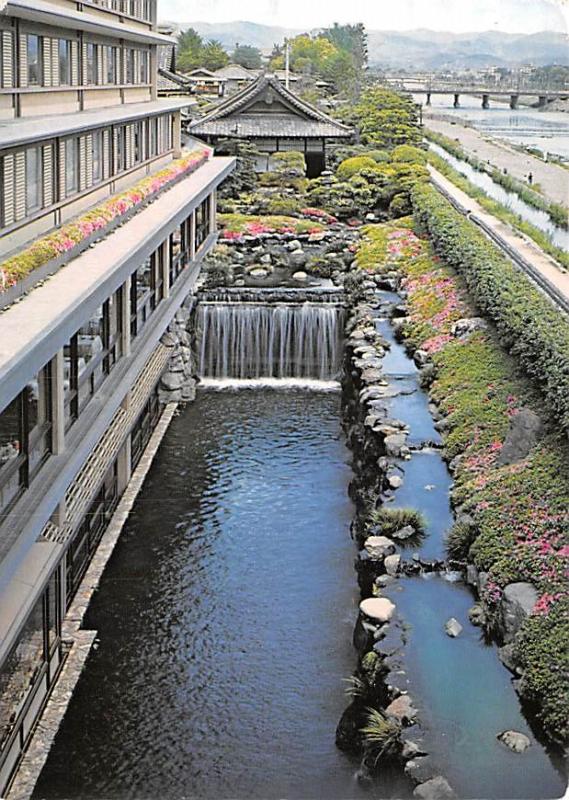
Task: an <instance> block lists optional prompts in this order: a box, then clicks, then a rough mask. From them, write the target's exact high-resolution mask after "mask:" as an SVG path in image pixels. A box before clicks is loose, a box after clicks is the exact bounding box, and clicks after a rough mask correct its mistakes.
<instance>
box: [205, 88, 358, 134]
mask: <svg viewBox="0 0 569 800" xmlns="http://www.w3.org/2000/svg"><path fill="white" fill-rule="evenodd" d="M264 98H268V102H271V103H272V102H274V100H275V99H277V100H279V101H280V104H281V105H283V106H284V107H285V109H286V110H283V111H279V112H276V111H275V112H272V113H266V114H263V113H248V109H250V108H251V106H252V105H254V104H255V103H256V102H257V101H259V100H263V99H264ZM190 132H191V133H193V134H194V135H195V136H257V137H258V136H262V137H275V136H285V137H291V138H296V137H305V136H306V137H312V136H314V137H337V138H338V137H342V138H343V137H347V136H350V135H351V134H352V132H353V131H352V129H351V128H349V127H348V126H347V125H343V124H342V123H341V122H338V121H337V120H335V119H333V118H332V117H329V116H328V115H327V114H324V112H322V111H320V110H319V109H317V108H316V107H315V106H313V105H311V104H310V103H307V102H305V101H304V100H301V98H300V97H298V96H297V95H295V94H294V93H293V92H291V91H290V90H289V89H286V88H285V87H284V86H283V85H282V84H281V83H280V81H279V80H278V78H277V77H275V76H274V75H263V76H261V77H260V78H258V79H257V80H256V81H255V82H254V83H253V84H252V85H250V86H246V87H245V88H244V89H242V90H241V91H240V92H238V93H237V94H235V95H233V96H232V97H230V98H229V99H227V100H225V101H224V102H222V103H219V104H218V105H217V106H216V107H215V108H214V109H212V111H210V112H209V113H208V114H206V115H205V116H204V117H202V118H201V119H198V120H196V121H195V122H194V123H193V124H192V125H191V126H190Z"/></svg>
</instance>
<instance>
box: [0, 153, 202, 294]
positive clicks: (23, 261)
mask: <svg viewBox="0 0 569 800" xmlns="http://www.w3.org/2000/svg"><path fill="white" fill-rule="evenodd" d="M208 157H209V150H206V149H197V150H192V151H191V152H190V153H188V155H186V156H184V157H183V158H180V159H177V160H176V161H173V162H172V163H171V164H168V166H167V167H165V168H164V169H161V170H160V171H159V172H157V173H155V174H154V175H149V176H148V177H147V178H143V179H142V180H141V181H139V182H138V183H137V184H135V185H134V186H133V187H132V188H130V189H128V190H127V191H125V192H121V193H120V194H117V195H115V196H114V197H111V198H110V199H109V200H106V201H105V202H104V203H102V204H101V205H99V206H97V207H96V208H93V209H91V211H87V212H86V213H85V214H82V215H81V216H80V217H78V218H77V219H75V220H73V221H72V222H69V223H67V224H65V225H63V226H62V227H61V228H59V230H57V231H54V232H53V233H50V234H48V235H47V236H42V238H41V239H38V240H37V241H36V242H34V243H33V244H31V245H30V246H29V247H27V248H26V249H25V250H23V251H21V252H20V253H18V254H17V255H15V256H12V257H11V258H8V259H7V260H6V261H4V262H3V263H2V264H1V265H0V291H6V289H8V288H9V287H10V286H14V285H15V284H16V283H17V282H18V281H20V280H22V278H24V277H25V276H26V275H29V274H30V273H31V272H33V271H34V270H35V269H37V268H38V267H41V266H43V265H44V264H47V263H48V262H49V261H51V260H53V259H55V258H57V257H58V256H60V255H62V254H64V253H66V252H68V251H70V250H72V249H73V248H74V247H76V246H77V245H80V244H81V242H83V241H85V240H86V239H88V238H89V237H90V236H91V235H92V234H94V233H96V232H97V231H101V232H103V231H104V229H105V228H106V227H107V226H108V225H109V223H111V222H113V221H114V220H116V219H120V217H123V216H124V215H125V214H126V213H127V212H128V211H130V210H131V209H133V208H135V207H136V206H138V205H140V204H141V203H142V202H143V201H145V200H147V199H148V198H149V197H152V196H153V195H154V194H156V193H157V192H159V191H160V190H161V189H164V188H165V187H166V186H168V184H170V183H172V182H173V181H175V180H177V179H178V178H181V177H182V176H184V175H188V174H189V173H191V172H192V171H193V170H195V169H196V168H197V167H198V166H200V164H202V163H203V162H204V161H207V159H208Z"/></svg>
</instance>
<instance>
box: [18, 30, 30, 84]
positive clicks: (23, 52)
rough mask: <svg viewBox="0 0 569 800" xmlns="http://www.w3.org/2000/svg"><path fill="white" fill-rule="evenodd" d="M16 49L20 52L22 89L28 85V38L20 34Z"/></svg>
mask: <svg viewBox="0 0 569 800" xmlns="http://www.w3.org/2000/svg"><path fill="white" fill-rule="evenodd" d="M18 49H19V51H20V86H21V87H22V88H23V87H25V86H27V85H28V37H27V36H26V34H25V33H21V34H20V36H19V37H18Z"/></svg>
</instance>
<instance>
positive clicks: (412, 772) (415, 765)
mask: <svg viewBox="0 0 569 800" xmlns="http://www.w3.org/2000/svg"><path fill="white" fill-rule="evenodd" d="M405 774H406V775H408V776H409V777H410V778H411V780H412V781H413V782H414V783H424V782H425V781H428V780H430V779H431V778H433V777H434V776H435V775H436V774H437V770H436V767H435V765H434V763H433V761H432V759H431V758H429V756H426V757H422V756H417V757H415V758H412V759H411V760H410V761H408V762H407V764H405Z"/></svg>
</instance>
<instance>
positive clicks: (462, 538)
mask: <svg viewBox="0 0 569 800" xmlns="http://www.w3.org/2000/svg"><path fill="white" fill-rule="evenodd" d="M477 533H478V531H477V529H476V526H475V525H474V523H472V522H455V523H454V525H453V526H452V528H451V529H450V531H449V532H448V534H447V538H446V551H447V553H448V555H449V558H452V559H454V560H455V561H466V559H467V557H468V553H469V551H470V547H471V545H472V543H473V542H474V540H475V539H476V536H477Z"/></svg>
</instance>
